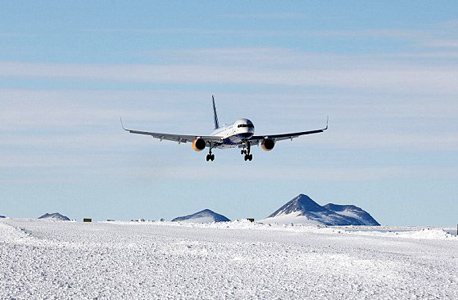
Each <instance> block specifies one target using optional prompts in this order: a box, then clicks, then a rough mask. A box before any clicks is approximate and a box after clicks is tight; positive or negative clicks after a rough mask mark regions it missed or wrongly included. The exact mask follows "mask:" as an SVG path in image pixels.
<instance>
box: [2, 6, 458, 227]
mask: <svg viewBox="0 0 458 300" xmlns="http://www.w3.org/2000/svg"><path fill="white" fill-rule="evenodd" d="M456 16H458V5H457V4H456V1H441V2H440V4H439V3H438V2H436V1H417V2H415V4H413V3H412V2H411V1H383V2H375V1H374V2H368V1H352V2H350V4H349V3H344V2H343V1H326V2H323V1H307V2H304V1H297V2H295V1H292V2H288V3H283V2H279V1H250V2H249V3H247V2H246V1H244V2H241V1H240V2H230V3H222V2H215V1H208V2H204V1H199V3H198V4H192V3H190V2H186V1H182V2H181V1H180V2H178V1H144V2H142V1H136V2H135V4H132V2H130V1H125V2H122V1H99V2H97V3H93V1H78V2H66V1H64V2H63V1H40V2H28V1H2V9H1V10H0V105H1V108H2V109H1V111H0V120H1V125H0V156H1V157H2V159H1V160H0V214H2V215H7V216H11V217H37V216H39V215H41V214H43V213H45V212H54V211H59V212H61V213H63V214H66V215H68V216H69V217H71V218H76V219H81V218H83V217H93V218H94V219H99V220H104V219H134V218H145V219H159V218H166V219H171V218H174V217H176V216H179V215H185V214H189V213H193V212H195V211H198V210H201V209H204V208H210V209H213V210H215V211H216V212H218V213H221V214H224V215H226V216H227V217H229V218H231V219H237V218H243V217H255V218H263V217H265V216H267V215H269V214H270V213H272V212H273V211H275V210H276V209H277V208H278V207H280V206H281V205H283V204H284V203H285V202H286V201H288V200H290V199H292V198H293V197H295V196H296V195H297V194H299V193H304V194H308V195H309V196H310V197H312V198H313V199H315V200H316V201H317V202H318V203H320V204H326V203H328V202H333V203H338V204H355V205H358V206H360V207H362V208H364V209H366V210H367V211H369V212H370V213H371V214H372V215H373V216H374V217H375V218H376V219H377V220H378V221H379V222H380V223H382V224H386V225H435V226H452V225H455V223H456V210H455V209H454V208H455V207H456V204H457V202H456V200H457V199H458V189H457V187H456V182H457V179H458V172H457V167H458V155H457V151H456V149H457V148H458V130H457V128H458V126H457V125H458V121H457V117H456V116H457V115H458V102H457V97H458V84H457V82H458V33H457V32H458V18H457V17H456ZM211 95H215V98H216V101H217V107H218V111H219V119H220V122H223V123H230V122H232V121H234V120H235V119H238V118H242V117H247V118H250V119H251V120H252V121H253V122H254V124H255V126H256V133H257V134H263V133H271V134H272V133H283V132H291V131H296V130H308V129H315V128H320V127H322V126H324V125H325V122H326V116H327V115H329V117H330V130H329V131H327V132H326V133H324V134H319V135H315V136H307V137H302V138H300V139H296V140H295V141H294V142H292V143H291V142H289V141H284V142H280V143H278V144H277V145H276V147H275V149H274V150H273V151H272V152H269V153H265V152H262V151H261V149H259V148H255V149H254V151H253V153H254V160H253V161H252V162H250V163H246V162H245V161H244V160H243V157H242V156H241V155H240V153H239V151H237V150H232V151H231V150H225V151H215V155H216V159H215V161H214V162H213V163H207V162H206V161H205V155H206V153H205V152H201V153H195V152H194V151H193V150H192V149H191V146H190V145H189V144H181V145H177V144H175V143H172V142H162V143H161V142H159V141H157V140H153V139H151V138H149V137H145V136H135V135H131V134H127V133H125V132H123V131H122V130H121V127H120V124H119V116H122V117H123V118H124V122H125V124H126V125H128V126H129V127H132V128H136V129H144V130H151V131H159V132H162V131H163V132H172V133H184V134H209V133H210V132H211V131H212V126H213V124H212V113H211Z"/></svg>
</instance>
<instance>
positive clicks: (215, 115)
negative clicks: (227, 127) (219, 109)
mask: <svg viewBox="0 0 458 300" xmlns="http://www.w3.org/2000/svg"><path fill="white" fill-rule="evenodd" d="M212 101H213V118H214V121H215V130H216V129H218V128H219V122H218V115H217V114H216V105H215V97H214V96H212Z"/></svg>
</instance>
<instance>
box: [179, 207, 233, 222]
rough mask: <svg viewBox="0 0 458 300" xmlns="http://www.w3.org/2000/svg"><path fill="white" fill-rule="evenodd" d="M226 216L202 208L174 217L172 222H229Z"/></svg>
mask: <svg viewBox="0 0 458 300" xmlns="http://www.w3.org/2000/svg"><path fill="white" fill-rule="evenodd" d="M230 221H231V220H229V219H228V218H227V217H225V216H223V215H220V214H218V213H215V212H214V211H212V210H210V209H204V210H201V211H198V212H196V213H194V214H191V215H187V216H182V217H176V218H175V219H173V220H172V222H189V223H213V222H230Z"/></svg>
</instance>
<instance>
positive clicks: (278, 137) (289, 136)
mask: <svg viewBox="0 0 458 300" xmlns="http://www.w3.org/2000/svg"><path fill="white" fill-rule="evenodd" d="M328 127H329V118H328V119H327V121H326V127H324V128H321V129H316V130H309V131H301V132H291V133H283V134H271V135H254V136H252V137H251V138H250V139H249V140H248V141H249V142H250V143H251V144H252V145H258V144H259V143H260V142H261V141H263V140H264V139H266V138H269V139H271V140H274V141H275V142H276V141H281V140H293V139H294V138H297V137H300V136H301V135H308V134H315V133H321V132H324V131H325V130H328Z"/></svg>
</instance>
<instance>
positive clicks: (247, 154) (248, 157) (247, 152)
mask: <svg viewBox="0 0 458 300" xmlns="http://www.w3.org/2000/svg"><path fill="white" fill-rule="evenodd" d="M250 148H251V147H250V143H247V144H246V149H245V146H244V147H243V150H242V151H240V153H241V154H242V155H244V154H245V161H247V160H249V161H252V160H253V154H251V153H250Z"/></svg>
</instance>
